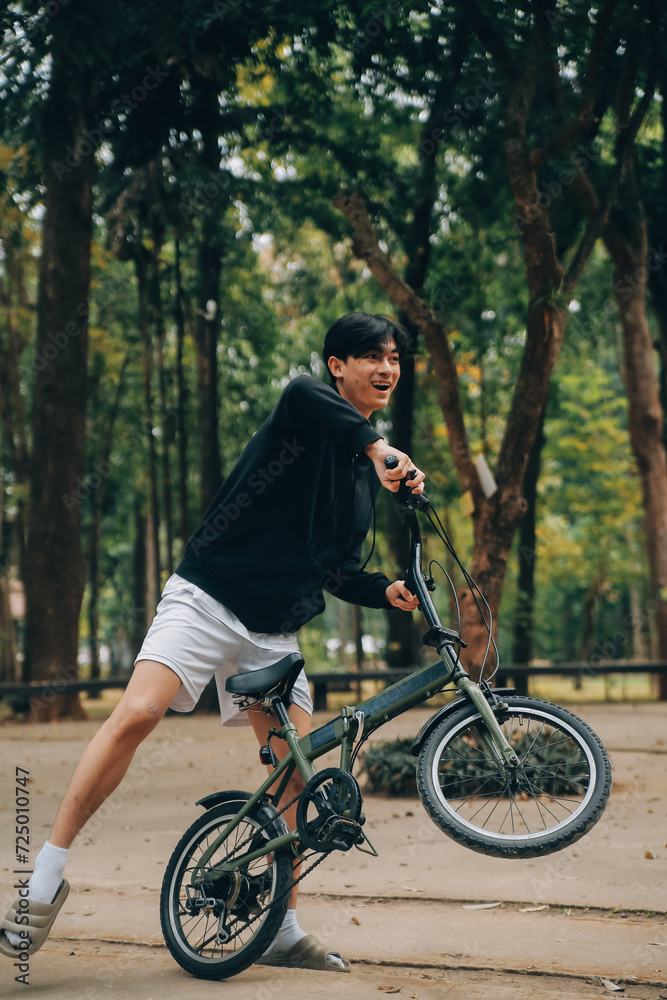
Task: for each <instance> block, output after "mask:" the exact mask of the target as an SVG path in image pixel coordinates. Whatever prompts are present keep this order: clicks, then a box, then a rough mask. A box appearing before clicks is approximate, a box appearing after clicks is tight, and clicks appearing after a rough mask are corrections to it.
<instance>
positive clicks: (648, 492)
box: [604, 185, 667, 701]
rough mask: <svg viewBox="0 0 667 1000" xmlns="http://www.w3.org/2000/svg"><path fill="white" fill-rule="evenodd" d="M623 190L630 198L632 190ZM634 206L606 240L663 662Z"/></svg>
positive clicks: (638, 225) (657, 453)
mask: <svg viewBox="0 0 667 1000" xmlns="http://www.w3.org/2000/svg"><path fill="white" fill-rule="evenodd" d="M628 186H629V185H628ZM627 193H628V196H629V195H630V191H628V192H627ZM626 205H627V202H626ZM633 207H634V208H635V211H634V212H632V214H631V215H626V216H625V217H624V218H623V220H622V222H621V224H619V225H618V226H617V225H612V224H609V225H608V226H607V227H605V231H604V238H605V244H606V246H607V249H608V250H609V253H610V254H611V257H612V259H613V261H614V295H615V298H616V303H617V305H618V311H619V317H620V320H621V326H622V329H623V357H624V371H623V376H624V379H625V386H626V391H627V395H628V425H629V431H630V442H631V445H632V450H633V452H634V455H635V459H636V461H637V468H638V471H639V478H640V482H641V489H642V498H643V504H644V523H645V536H646V542H647V555H648V563H649V576H650V581H651V597H652V606H654V608H655V622H656V626H657V634H658V649H657V655H658V659H660V660H665V661H667V456H666V455H665V446H664V444H663V426H664V421H663V411H662V406H661V405H660V390H659V385H658V378H657V375H656V359H655V352H654V349H653V342H652V340H651V335H650V332H649V328H648V321H647V318H646V275H647V268H646V263H647V255H648V239H647V233H646V222H645V219H644V217H643V213H642V210H641V206H640V205H639V203H638V198H637V199H636V201H635V205H634V206H633ZM659 693H660V699H661V701H667V676H666V675H664V674H662V675H661V676H660V684H659Z"/></svg>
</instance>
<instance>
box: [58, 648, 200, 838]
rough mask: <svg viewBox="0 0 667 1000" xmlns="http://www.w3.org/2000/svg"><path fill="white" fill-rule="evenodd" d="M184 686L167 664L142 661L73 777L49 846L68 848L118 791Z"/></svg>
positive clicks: (86, 751)
mask: <svg viewBox="0 0 667 1000" xmlns="http://www.w3.org/2000/svg"><path fill="white" fill-rule="evenodd" d="M180 686H181V680H180V678H179V677H178V675H177V674H175V673H174V671H173V670H171V669H170V668H169V667H167V666H165V665H164V663H157V662H155V661H154V660H139V662H138V663H137V664H136V666H135V668H134V672H133V674H132V676H131V677H130V680H129V683H128V685H127V688H126V689H125V692H124V694H123V697H122V698H121V700H120V701H119V702H118V704H117V705H116V707H115V709H114V710H113V712H112V713H111V715H110V716H109V718H108V719H107V720H106V722H105V723H104V724H103V725H102V726H100V728H99V729H98V730H97V732H96V733H95V735H94V736H93V738H92V740H91V741H90V743H89V744H88V746H87V747H86V750H85V752H84V754H83V757H82V758H81V760H80V761H79V763H78V765H77V768H76V770H75V772H74V775H73V776H72V780H71V782H70V784H69V788H68V789H67V791H66V793H65V797H64V799H63V801H62V804H61V806H60V809H59V810H58V814H57V816H56V818H55V822H54V824H53V828H52V830H51V834H50V836H49V843H51V844H53V845H54V846H56V847H69V846H70V844H71V843H72V841H73V840H74V838H75V837H76V835H77V833H78V832H79V830H80V829H81V828H82V827H83V826H84V825H85V824H86V823H87V822H88V820H89V819H90V818H91V816H92V815H93V814H94V813H95V812H96V811H97V810H98V809H99V807H100V806H101V805H102V803H103V802H104V800H105V799H106V798H108V796H109V795H111V793H112V792H113V791H114V790H115V789H116V788H117V787H118V785H119V784H120V782H121V780H122V778H123V777H124V775H125V772H126V771H127V769H128V767H129V766H130V764H131V762H132V758H133V757H134V753H135V751H136V749H137V747H138V746H139V744H140V743H141V742H142V741H143V740H145V739H146V737H147V736H149V735H150V733H151V732H152V731H153V730H154V729H155V727H156V725H157V724H158V722H159V721H160V719H161V718H162V716H163V715H164V713H165V712H166V711H167V709H168V708H169V706H170V705H171V703H172V701H173V700H174V697H175V696H176V694H177V692H178V689H179V688H180Z"/></svg>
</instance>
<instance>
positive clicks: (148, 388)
mask: <svg viewBox="0 0 667 1000" xmlns="http://www.w3.org/2000/svg"><path fill="white" fill-rule="evenodd" d="M146 257H147V254H146V253H145V252H144V250H143V247H141V246H140V247H139V251H138V253H137V256H136V257H135V267H136V273H137V283H138V285H139V334H140V337H141V359H142V373H143V386H144V420H145V425H146V448H147V451H148V483H149V487H148V488H149V496H150V511H151V516H150V519H149V530H150V532H151V544H150V546H149V548H150V553H149V558H150V563H149V568H148V572H149V573H152V584H151V587H150V591H151V592H153V593H155V594H159V593H160V589H161V588H160V504H159V502H158V482H157V455H156V450H155V436H154V434H153V420H154V416H153V388H152V375H153V348H152V345H151V336H150V329H149V325H148V309H149V301H150V291H149V285H148V274H147V260H146Z"/></svg>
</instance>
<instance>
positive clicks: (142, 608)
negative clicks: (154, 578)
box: [129, 496, 152, 656]
mask: <svg viewBox="0 0 667 1000" xmlns="http://www.w3.org/2000/svg"><path fill="white" fill-rule="evenodd" d="M146 536H147V530H146V517H145V515H144V513H143V511H142V500H141V498H140V497H139V496H135V498H134V546H133V549H132V594H133V602H132V603H133V616H132V624H131V626H130V629H129V633H130V634H129V639H130V646H131V649H132V655H133V656H136V655H137V653H138V652H139V650H140V649H141V644H142V642H143V641H144V636H145V635H146V628H147V626H148V624H149V622H148V621H147V605H148V597H147V587H146V579H147V575H148V574H147V565H146ZM151 618H152V615H151Z"/></svg>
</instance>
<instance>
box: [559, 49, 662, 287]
mask: <svg viewBox="0 0 667 1000" xmlns="http://www.w3.org/2000/svg"><path fill="white" fill-rule="evenodd" d="M637 68H638V67H637ZM657 76H658V59H657V57H656V55H655V53H654V57H653V59H652V61H651V67H650V70H649V78H648V81H647V86H646V91H645V93H644V95H643V96H642V98H641V99H640V100H639V101H638V103H637V106H636V108H635V110H634V111H633V112H632V114H631V115H630V120H629V121H628V122H622V121H620V120H619V119H618V118H617V128H618V130H619V132H620V135H619V139H618V142H617V144H616V163H615V164H614V169H613V170H612V173H611V177H610V178H609V183H608V184H607V189H606V191H605V193H604V195H603V197H602V199H599V198H598V196H597V194H596V192H595V190H594V188H593V186H592V184H591V183H590V181H589V180H588V178H584V177H583V174H582V172H581V171H579V172H578V176H577V178H576V180H575V182H574V184H575V190H576V192H577V195H578V197H579V199H580V201H581V203H582V205H583V207H584V210H585V211H586V213H587V215H588V216H589V221H588V225H587V226H586V230H585V232H584V234H583V236H582V238H581V241H580V243H579V246H578V247H577V251H576V253H575V255H574V258H573V260H572V263H571V264H570V266H569V268H568V270H567V273H566V275H565V277H564V278H563V282H562V290H563V292H564V293H565V294H568V293H569V292H571V291H572V290H573V289H574V287H575V285H576V284H577V281H578V280H579V278H580V277H581V273H582V271H583V269H584V266H585V264H586V261H587V260H588V257H589V255H590V252H591V250H592V249H593V246H594V244H595V241H596V240H597V239H598V237H599V236H601V235H602V233H603V230H605V229H606V227H607V226H608V219H609V212H610V211H611V208H612V205H613V204H614V201H615V199H616V195H617V193H618V189H619V188H620V186H621V183H622V182H623V177H624V175H625V171H626V168H627V166H628V163H629V162H630V160H631V158H632V156H633V152H634V143H635V139H636V138H637V133H638V131H639V128H640V126H641V123H642V122H643V120H644V118H645V116H646V112H647V111H648V109H649V107H650V104H651V101H652V100H653V93H654V91H655V87H656V84H657ZM630 77H632V78H631V79H630ZM635 84H636V70H635V73H634V74H627V75H625V77H624V78H623V85H622V87H621V88H620V92H619V99H618V103H617V108H618V109H619V110H620V111H621V113H624V114H628V113H629V110H630V106H631V104H630V102H629V101H628V98H627V94H628V92H630V93H632V92H633V91H634V89H635ZM614 228H615V227H614ZM613 238H614V233H613V229H612V228H610V229H608V230H607V231H606V232H605V241H606V242H608V241H609V240H613Z"/></svg>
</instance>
